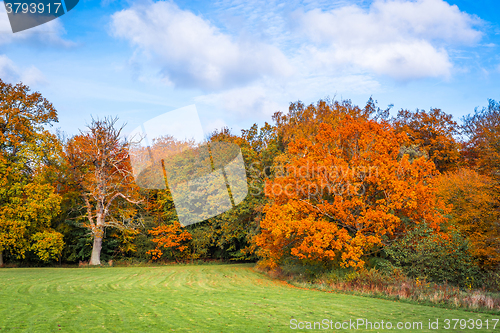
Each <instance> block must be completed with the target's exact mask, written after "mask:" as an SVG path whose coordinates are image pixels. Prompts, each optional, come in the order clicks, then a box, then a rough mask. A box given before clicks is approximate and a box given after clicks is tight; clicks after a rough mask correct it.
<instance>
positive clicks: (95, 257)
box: [89, 235, 102, 265]
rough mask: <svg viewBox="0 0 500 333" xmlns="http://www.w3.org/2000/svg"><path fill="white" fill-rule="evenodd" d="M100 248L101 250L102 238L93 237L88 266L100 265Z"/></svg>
mask: <svg viewBox="0 0 500 333" xmlns="http://www.w3.org/2000/svg"><path fill="white" fill-rule="evenodd" d="M101 248H102V236H98V235H96V236H94V246H93V247H92V256H91V257H90V262H89V265H100V264H101Z"/></svg>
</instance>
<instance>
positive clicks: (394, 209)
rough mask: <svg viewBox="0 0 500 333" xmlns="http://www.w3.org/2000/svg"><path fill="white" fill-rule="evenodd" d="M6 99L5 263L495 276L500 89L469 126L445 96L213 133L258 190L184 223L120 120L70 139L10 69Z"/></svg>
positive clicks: (499, 252) (0, 130)
mask: <svg viewBox="0 0 500 333" xmlns="http://www.w3.org/2000/svg"><path fill="white" fill-rule="evenodd" d="M0 103H1V104H0V106H1V107H0V115H1V116H0V181H1V187H0V264H2V265H3V264H7V265H54V264H56V263H64V264H72V263H73V264H75V263H78V262H87V261H89V262H90V264H101V262H107V261H108V260H115V261H140V262H147V261H178V262H185V261H193V260H206V259H223V260H236V261H242V260H244V261H258V262H259V266H260V267H262V268H265V269H274V270H276V269H282V268H284V267H303V268H304V267H305V268H306V269H307V270H308V271H327V270H338V269H340V270H344V271H353V272H357V271H362V270H364V269H366V268H373V267H375V268H376V269H379V270H387V271H391V270H398V269H399V270H401V271H403V272H404V274H406V275H407V276H409V277H419V278H422V277H423V278H426V279H428V280H430V281H435V282H448V283H453V284H457V285H466V284H468V285H472V284H473V285H474V286H481V285H484V284H485V283H486V282H485V281H486V280H488V281H497V282H493V285H492V284H491V283H489V286H492V287H491V288H494V283H496V284H497V288H498V270H499V263H500V246H499V245H500V244H499V242H500V237H499V236H500V223H499V212H500V206H499V204H500V202H499V198H500V197H499V184H500V182H499V181H500V172H499V169H498V168H499V165H500V164H499V162H500V160H499V159H500V103H497V102H495V101H493V100H490V102H489V105H488V106H487V107H486V108H483V109H477V110H475V111H474V113H472V114H470V115H468V116H466V117H464V118H463V119H462V122H461V124H460V125H459V124H458V123H457V122H456V120H454V119H453V117H452V116H451V115H449V114H446V113H445V112H443V111H442V110H440V109H431V110H429V111H425V110H416V111H409V110H400V111H399V112H398V113H397V115H395V116H391V115H390V113H389V110H381V109H380V108H378V107H377V106H376V104H375V102H374V101H373V100H372V99H371V98H370V100H369V101H368V103H367V105H366V106H365V107H362V108H361V107H358V106H356V105H353V104H352V103H351V102H350V101H348V100H347V101H335V100H333V101H332V100H320V101H318V102H317V103H316V104H311V105H304V104H303V103H301V102H296V103H292V104H290V108H289V110H288V112H287V113H283V112H277V113H275V114H274V116H273V123H272V124H268V123H266V124H264V126H262V127H259V126H258V125H253V126H252V127H251V128H250V129H248V130H243V131H242V132H241V134H240V135H237V134H234V133H231V132H230V131H229V130H228V129H227V128H224V129H221V130H219V131H216V132H214V133H212V134H211V135H210V137H209V139H208V141H209V143H215V142H229V143H234V144H236V145H238V146H239V147H240V149H241V152H242V155H243V159H244V162H245V166H246V176H247V182H248V189H249V193H248V195H247V196H246V198H245V200H244V201H243V202H241V203H240V204H239V205H237V206H236V207H235V208H233V209H231V210H229V211H227V212H225V213H223V214H221V215H218V216H216V217H212V218H209V219H207V220H205V221H203V222H201V223H196V224H193V225H189V226H187V227H182V226H181V225H180V224H179V222H178V219H177V214H176V210H175V205H174V202H173V198H172V193H170V191H169V189H168V188H165V189H149V190H148V189H144V188H141V187H139V186H137V183H136V181H135V179H134V175H133V170H132V167H131V165H130V156H129V152H130V151H129V148H130V142H127V141H126V140H125V139H124V138H123V133H122V132H121V130H122V128H121V127H120V126H119V123H118V120H117V119H113V118H105V119H93V120H92V122H91V124H90V125H89V126H88V128H86V129H82V132H81V133H80V134H79V135H75V136H73V137H71V138H64V136H63V135H59V136H57V135H53V134H51V133H50V132H49V131H48V125H52V124H54V123H55V122H57V113H56V110H55V109H54V107H53V106H52V105H51V104H50V103H49V102H48V101H47V100H45V99H44V98H43V97H42V96H41V95H40V94H39V93H32V92H30V90H29V88H28V87H26V86H24V85H22V84H18V85H10V84H7V83H4V82H2V81H0ZM164 139H165V140H167V139H168V137H166V138H164ZM495 279H497V280H495Z"/></svg>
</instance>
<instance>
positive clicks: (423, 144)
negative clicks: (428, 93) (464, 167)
mask: <svg viewBox="0 0 500 333" xmlns="http://www.w3.org/2000/svg"><path fill="white" fill-rule="evenodd" d="M393 125H394V127H395V129H396V132H398V133H406V135H408V138H409V139H410V144H411V145H414V146H416V147H418V149H420V150H421V151H423V152H425V153H427V154H428V156H429V159H431V160H432V161H433V162H434V164H435V165H436V168H437V169H438V171H440V172H444V171H449V170H453V169H455V168H456V167H457V164H458V162H459V160H460V151H459V148H460V146H459V143H458V142H457V141H456V140H455V138H454V136H455V135H458V134H459V132H458V124H457V123H456V122H455V121H454V120H453V119H452V116H451V115H450V114H446V113H444V112H443V111H441V109H431V110H430V111H429V112H426V111H425V110H417V111H415V112H411V111H408V110H400V111H399V112H398V115H397V117H396V118H395V119H393Z"/></svg>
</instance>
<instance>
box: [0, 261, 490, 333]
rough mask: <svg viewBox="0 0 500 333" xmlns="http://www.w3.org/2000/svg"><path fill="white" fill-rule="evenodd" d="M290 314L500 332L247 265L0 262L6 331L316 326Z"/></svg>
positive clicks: (443, 312) (0, 319)
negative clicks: (298, 284)
mask: <svg viewBox="0 0 500 333" xmlns="http://www.w3.org/2000/svg"><path fill="white" fill-rule="evenodd" d="M292 318H295V319H297V320H298V321H311V322H314V321H321V320H323V319H328V320H333V322H336V321H340V322H342V321H345V320H349V319H352V320H353V321H355V320H356V319H358V318H367V319H368V320H369V321H372V322H376V321H377V322H380V321H382V320H384V322H387V321H391V322H392V323H393V324H394V325H395V324H396V323H397V322H400V321H401V322H422V323H423V329H421V330H413V331H418V332H430V331H432V332H457V331H463V332H465V331H467V332H494V331H497V332H500V323H499V324H498V325H497V327H496V329H495V330H493V329H492V327H491V326H492V323H493V322H492V319H493V318H500V314H499V315H498V316H495V315H491V314H484V313H471V312H465V311H460V310H449V309H442V308H433V307H429V306H421V305H415V304H407V303H399V302H394V301H388V300H380V299H374V298H369V297H360V296H352V295H345V294H336V293H326V292H320V291H314V290H304V289H298V288H293V287H290V286H288V285H285V284H284V283H281V282H279V281H273V280H271V279H269V278H267V277H266V276H264V275H262V274H259V273H257V272H255V271H253V269H252V266H251V265H201V266H191V265H185V266H161V267H124V268H118V267H110V268H61V269H59V268H33V269H22V268H16V269H0V333H2V332H294V331H309V332H310V331H311V330H298V329H296V330H292V329H291V328H290V320H291V319H292ZM446 318H448V319H474V320H478V319H480V320H482V321H483V323H484V324H483V325H485V324H486V320H487V319H488V320H489V326H490V328H489V329H488V330H486V329H484V327H483V329H473V330H471V329H465V330H460V329H458V328H459V325H457V330H445V329H444V328H443V325H444V322H443V320H444V319H446ZM429 319H431V320H432V321H435V320H436V319H439V325H440V329H438V330H429V329H428V322H429ZM318 331H323V332H326V331H329V332H331V330H318ZM335 331H338V330H335ZM350 331H353V332H369V331H372V332H376V331H379V332H380V331H382V330H380V329H378V330H376V329H372V330H369V329H368V330H367V329H365V327H363V328H360V329H359V330H350ZM385 331H387V330H385ZM391 331H393V332H398V331H399V330H397V329H393V330H391ZM405 331H408V330H405Z"/></svg>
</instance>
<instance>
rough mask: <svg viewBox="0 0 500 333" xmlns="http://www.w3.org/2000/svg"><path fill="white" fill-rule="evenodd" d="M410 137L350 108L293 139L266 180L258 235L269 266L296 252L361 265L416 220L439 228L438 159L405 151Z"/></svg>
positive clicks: (308, 257) (304, 258)
mask: <svg viewBox="0 0 500 333" xmlns="http://www.w3.org/2000/svg"><path fill="white" fill-rule="evenodd" d="M406 143H407V139H406V136H405V135H404V134H397V133H396V132H395V131H394V129H393V128H392V127H391V125H390V124H389V123H387V122H385V121H379V122H377V121H375V120H370V119H368V116H357V117H356V116H352V115H351V114H348V113H343V114H339V116H338V117H337V118H336V119H335V120H334V122H332V123H326V122H324V123H321V124H320V125H319V126H318V128H317V130H316V134H314V135H310V136H307V135H301V136H298V137H297V139H296V140H294V141H290V143H289V145H288V147H287V151H286V153H285V154H283V155H281V156H280V158H279V160H280V167H279V168H277V169H276V171H275V175H274V179H272V180H269V181H268V182H267V184H266V195H267V196H268V197H269V198H270V199H271V203H270V204H268V205H267V206H266V208H265V214H266V215H265V218H264V219H263V220H262V221H261V224H260V227H261V233H260V234H259V235H257V236H256V237H255V243H256V245H257V246H258V247H259V254H260V255H261V257H262V258H263V261H262V263H263V265H265V266H267V267H275V266H276V265H278V264H280V263H281V262H282V261H283V259H285V258H296V259H299V260H302V261H313V262H321V261H325V262H332V261H333V262H338V263H339V264H340V265H342V266H344V267H349V266H350V267H354V268H361V267H363V265H364V258H365V256H366V255H367V254H369V253H370V251H374V250H377V249H378V248H380V247H381V246H384V245H386V244H389V243H390V242H392V241H394V240H395V239H397V238H398V237H401V235H403V234H404V232H405V231H406V230H408V229H409V228H412V227H413V226H414V225H416V224H419V223H421V222H425V223H427V224H428V225H430V226H431V227H432V228H433V229H434V230H436V231H437V230H439V228H440V225H441V224H442V222H443V221H445V218H444V216H443V213H446V208H445V206H444V204H443V202H441V201H440V200H439V199H438V198H437V197H436V193H435V190H434V188H433V187H432V186H431V185H430V181H431V178H432V177H433V176H434V175H436V174H437V171H436V170H435V166H434V163H432V161H429V160H426V159H425V157H420V158H417V159H415V160H413V161H410V159H409V157H408V155H401V154H400V147H401V146H402V145H403V144H406Z"/></svg>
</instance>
